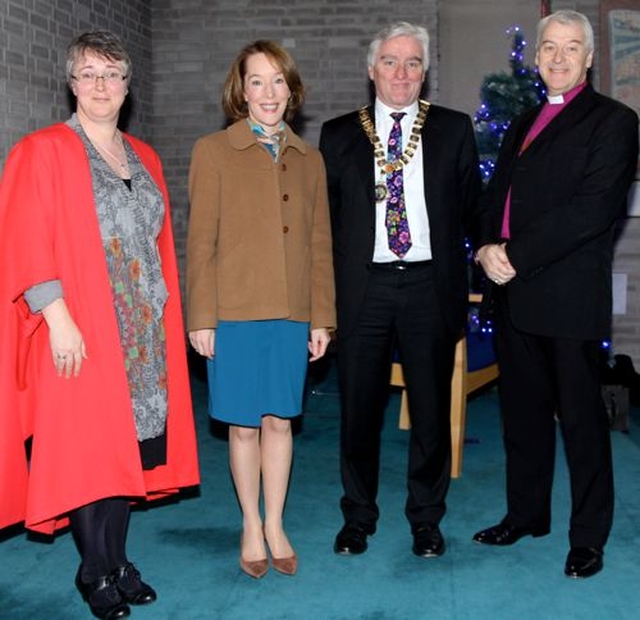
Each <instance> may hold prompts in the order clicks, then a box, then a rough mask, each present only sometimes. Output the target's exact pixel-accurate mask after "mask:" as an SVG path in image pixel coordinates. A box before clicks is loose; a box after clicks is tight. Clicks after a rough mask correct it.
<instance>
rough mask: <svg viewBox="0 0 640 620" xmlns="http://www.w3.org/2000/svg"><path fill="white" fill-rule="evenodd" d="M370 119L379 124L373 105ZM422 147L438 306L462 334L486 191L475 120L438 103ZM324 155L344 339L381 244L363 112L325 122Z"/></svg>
mask: <svg viewBox="0 0 640 620" xmlns="http://www.w3.org/2000/svg"><path fill="white" fill-rule="evenodd" d="M369 114H370V115H371V117H372V120H373V121H374V122H375V118H374V110H373V108H372V107H370V108H369ZM420 143H421V147H422V150H423V165H424V189H425V199H426V204H427V213H428V216H429V226H430V230H431V251H432V255H433V267H434V275H435V282H436V290H437V295H438V301H439V303H440V305H441V308H442V311H443V313H444V314H445V317H446V320H447V322H448V324H449V325H450V327H451V329H452V330H456V331H459V330H460V329H461V328H462V327H463V326H464V324H465V322H466V308H467V299H468V275H467V260H466V249H465V235H466V225H467V223H468V222H469V221H470V220H471V217H472V212H473V211H474V210H475V209H476V206H477V199H478V197H479V192H480V185H481V182H480V175H479V171H478V157H477V151H476V144H475V137H474V133H473V127H472V125H471V121H470V119H469V117H468V116H466V115H465V114H462V113H461V112H455V111H453V110H449V109H447V108H443V107H440V106H436V105H431V106H430V109H429V113H428V115H427V119H426V121H425V124H424V126H423V128H422V138H421V141H420ZM320 151H321V152H322V155H323V157H324V160H325V164H326V168H327V182H328V186H329V205H330V209H331V224H332V233H333V252H334V268H335V274H336V301H337V311H338V334H339V335H340V336H341V337H344V336H346V335H348V334H349V333H350V332H351V330H352V329H353V327H354V325H355V322H356V319H357V316H358V312H359V310H360V307H361V305H362V303H363V300H364V296H365V293H366V290H367V283H368V279H369V266H370V264H371V262H372V257H373V249H374V239H375V205H376V201H375V196H374V156H373V147H372V146H371V143H370V142H369V139H368V138H367V135H366V134H365V132H364V130H363V129H362V127H361V125H360V122H359V118H358V113H357V112H352V113H349V114H346V115H344V116H340V117H338V118H335V119H332V120H330V121H327V122H326V123H324V125H323V126H322V131H321V134H320Z"/></svg>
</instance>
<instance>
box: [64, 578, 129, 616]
mask: <svg viewBox="0 0 640 620" xmlns="http://www.w3.org/2000/svg"><path fill="white" fill-rule="evenodd" d="M80 573H81V568H79V569H78V574H77V575H76V587H77V588H78V590H79V591H80V594H82V598H83V599H84V600H85V601H86V602H87V603H88V604H89V608H90V609H91V613H92V614H93V615H94V616H95V617H96V618H102V620H116V619H117V618H126V617H127V616H128V615H129V614H130V613H131V610H130V609H129V606H128V605H127V604H126V603H125V602H124V601H123V600H122V597H121V596H120V592H118V588H117V587H116V584H115V583H114V581H113V577H112V576H111V575H106V576H103V577H98V579H96V580H95V581H90V582H89V583H85V582H84V581H82V577H81V574H80Z"/></svg>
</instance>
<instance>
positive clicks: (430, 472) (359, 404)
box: [338, 264, 456, 533]
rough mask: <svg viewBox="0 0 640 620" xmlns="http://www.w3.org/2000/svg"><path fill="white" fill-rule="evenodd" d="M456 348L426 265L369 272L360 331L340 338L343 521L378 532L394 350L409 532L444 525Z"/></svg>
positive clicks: (358, 323)
mask: <svg viewBox="0 0 640 620" xmlns="http://www.w3.org/2000/svg"><path fill="white" fill-rule="evenodd" d="M455 344H456V335H455V334H453V333H452V332H451V330H450V329H449V328H448V327H447V325H446V324H445V321H444V317H443V313H442V310H441V308H440V306H439V304H438V300H437V296H436V292H435V290H434V283H433V274H432V267H431V265H430V264H422V265H420V266H412V267H410V268H409V269H406V270H396V269H393V268H389V267H377V266H375V265H373V266H372V268H371V274H370V282H369V287H368V291H367V295H366V300H365V302H364V304H363V307H362V309H361V312H360V315H359V318H358V322H357V326H356V327H355V329H354V330H353V331H352V333H350V334H349V335H348V336H347V337H345V338H341V337H340V335H338V369H339V379H340V392H341V401H342V420H341V435H340V458H341V460H340V466H341V476H342V484H343V488H344V496H343V498H342V500H341V508H342V512H343V515H344V519H345V522H347V523H349V522H357V523H359V524H361V525H363V526H364V527H365V528H366V529H367V530H368V531H369V532H371V533H372V532H373V531H375V527H376V521H377V519H378V515H379V509H378V506H377V503H376V498H377V494H378V477H379V470H380V434H381V430H382V424H383V414H384V409H385V406H386V404H387V401H388V396H389V378H390V368H391V360H392V355H393V353H394V350H395V348H396V347H397V349H398V352H399V354H400V359H401V362H402V367H403V371H404V379H405V383H406V389H407V396H408V403H409V412H410V416H411V433H410V436H409V463H408V472H407V488H408V497H407V502H406V509H405V514H406V516H407V519H408V520H409V523H410V524H411V526H412V527H414V528H415V527H416V526H418V525H420V524H423V523H439V522H440V520H441V519H442V517H443V515H444V513H445V498H446V494H447V490H448V488H449V483H450V469H451V432H450V402H451V376H452V373H453V360H454V354H455ZM393 423H395V420H394V421H393Z"/></svg>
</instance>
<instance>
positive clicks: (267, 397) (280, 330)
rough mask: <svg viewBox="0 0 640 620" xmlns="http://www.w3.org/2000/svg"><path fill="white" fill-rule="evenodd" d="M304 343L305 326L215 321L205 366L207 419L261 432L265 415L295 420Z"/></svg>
mask: <svg viewBox="0 0 640 620" xmlns="http://www.w3.org/2000/svg"><path fill="white" fill-rule="evenodd" d="M308 340H309V324H308V323H302V322H296V321H287V320H271V321H220V322H219V323H218V327H217V328H216V338H215V355H214V357H213V359H211V360H207V375H208V379H209V415H210V416H211V417H212V418H214V419H216V420H220V421H221V422H226V423H228V424H234V425H237V426H250V427H259V426H261V424H262V417H263V416H265V415H275V416H277V417H279V418H292V417H295V416H297V415H300V413H302V395H303V390H304V382H305V377H306V373H307V361H308V349H307V343H308Z"/></svg>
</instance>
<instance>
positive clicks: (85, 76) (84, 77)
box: [71, 69, 127, 86]
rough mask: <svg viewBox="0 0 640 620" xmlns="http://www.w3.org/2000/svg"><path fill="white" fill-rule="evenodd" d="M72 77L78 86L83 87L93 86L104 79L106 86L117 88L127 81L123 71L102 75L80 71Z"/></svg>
mask: <svg viewBox="0 0 640 620" xmlns="http://www.w3.org/2000/svg"><path fill="white" fill-rule="evenodd" d="M71 77H72V78H73V79H74V80H75V81H76V82H78V84H82V85H89V84H91V85H93V84H95V83H96V81H97V80H99V79H102V80H103V81H104V83H105V84H110V85H114V86H115V85H116V84H120V83H121V82H123V81H124V80H126V79H127V76H126V75H125V74H124V73H122V71H117V70H115V69H112V70H110V71H105V72H104V73H102V74H98V73H96V72H95V71H80V73H78V75H72V76H71Z"/></svg>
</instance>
